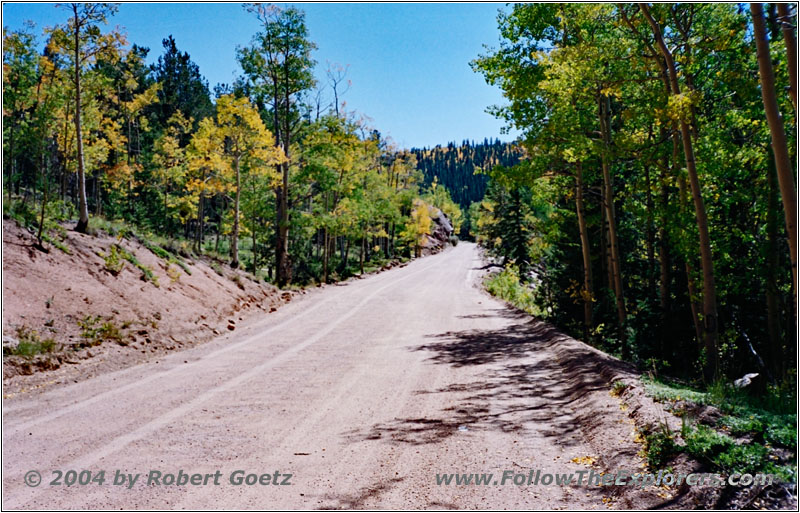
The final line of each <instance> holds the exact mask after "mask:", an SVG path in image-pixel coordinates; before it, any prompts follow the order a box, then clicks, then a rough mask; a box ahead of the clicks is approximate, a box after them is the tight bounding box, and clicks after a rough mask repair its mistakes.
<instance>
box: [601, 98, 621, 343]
mask: <svg viewBox="0 0 800 513" xmlns="http://www.w3.org/2000/svg"><path fill="white" fill-rule="evenodd" d="M609 107H610V101H609V99H608V97H607V96H601V97H599V115H600V130H601V132H602V134H603V145H604V146H605V151H603V155H602V156H601V159H600V160H601V165H602V168H603V189H604V193H605V199H604V201H603V203H604V204H605V209H606V218H607V219H608V239H609V246H610V247H611V248H610V249H611V252H610V253H611V274H612V277H613V280H614V282H613V283H614V296H615V297H616V303H617V319H618V321H619V327H620V333H622V329H623V327H624V326H625V321H626V320H627V313H626V312H625V298H624V293H623V289H622V271H621V265H620V254H619V241H618V239H617V223H616V219H615V215H614V189H613V185H612V183H611V170H610V169H609V165H608V151H609V149H610V146H611V127H610V126H609V116H610V108H609Z"/></svg>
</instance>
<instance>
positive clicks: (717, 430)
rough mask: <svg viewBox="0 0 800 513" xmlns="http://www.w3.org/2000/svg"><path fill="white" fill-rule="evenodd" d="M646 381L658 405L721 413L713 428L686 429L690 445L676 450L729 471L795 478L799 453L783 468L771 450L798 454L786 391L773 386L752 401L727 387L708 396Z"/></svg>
mask: <svg viewBox="0 0 800 513" xmlns="http://www.w3.org/2000/svg"><path fill="white" fill-rule="evenodd" d="M642 382H643V383H644V386H645V391H646V393H647V394H648V395H650V396H651V397H653V398H654V399H655V400H656V401H659V402H671V403H677V402H678V401H689V402H692V403H696V404H700V405H710V406H714V407H716V408H718V409H719V410H720V411H721V412H722V413H723V415H722V417H720V418H719V420H718V421H717V422H716V423H715V424H713V425H704V424H697V425H694V426H690V425H688V424H686V425H684V428H683V431H682V433H681V434H682V436H683V439H684V441H685V444H686V445H685V446H678V447H677V450H678V451H683V452H686V453H687V454H690V455H691V456H693V457H694V458H696V459H698V460H701V461H705V462H706V463H708V464H710V465H711V466H712V467H714V468H715V469H718V470H722V471H725V472H740V473H745V472H747V473H754V472H766V473H772V474H776V475H778V476H779V477H780V478H781V479H784V480H790V481H794V480H795V479H796V473H795V471H794V468H795V467H794V465H795V464H796V461H797V456H796V453H795V454H794V457H793V458H792V461H791V462H790V463H791V464H788V465H787V464H783V465H781V464H779V463H776V460H777V457H776V456H775V454H774V453H773V452H772V451H771V448H772V447H783V448H785V449H789V450H790V451H796V450H797V413H796V411H795V410H794V404H793V400H794V396H793V395H792V394H790V393H788V394H787V393H786V391H785V390H782V388H785V387H779V386H771V387H769V389H768V391H767V393H766V395H765V396H752V395H750V394H748V393H747V392H746V391H743V390H739V389H736V388H735V387H733V386H732V385H730V384H727V383H723V382H718V383H715V384H714V385H711V386H709V387H708V389H706V390H705V391H703V390H701V389H697V388H693V387H690V386H687V385H683V384H675V383H670V382H668V381H665V380H660V379H652V378H649V377H643V378H642ZM735 438H740V439H741V438H744V439H746V440H748V441H747V442H741V441H739V440H736V439H735ZM656 447H657V445H656ZM657 459H658V457H657V455H656V456H654V460H657ZM783 463H786V461H784V462H783Z"/></svg>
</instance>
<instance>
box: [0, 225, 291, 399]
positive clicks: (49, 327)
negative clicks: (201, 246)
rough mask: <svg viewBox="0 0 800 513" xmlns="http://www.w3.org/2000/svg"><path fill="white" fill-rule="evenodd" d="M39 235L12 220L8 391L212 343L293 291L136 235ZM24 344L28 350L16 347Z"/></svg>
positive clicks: (8, 231)
mask: <svg viewBox="0 0 800 513" xmlns="http://www.w3.org/2000/svg"><path fill="white" fill-rule="evenodd" d="M34 243H35V238H34V236H33V235H32V234H31V233H29V232H28V231H27V230H25V229H23V228H21V227H19V226H18V225H17V224H16V223H15V222H14V221H10V220H4V221H3V346H4V351H3V353H4V356H3V381H4V391H3V392H4V395H5V396H6V397H9V396H11V395H14V394H18V393H20V392H22V391H26V390H33V389H39V388H43V387H45V386H47V385H50V384H55V383H65V382H72V381H79V380H81V379H84V378H87V377H90V376H92V375H96V374H98V373H101V372H107V371H111V370H115V369H119V368H122V367H127V366H130V365H134V364H137V363H140V362H142V361H145V360H148V359H152V358H158V356H159V355H163V354H164V353H166V352H170V351H173V350H177V349H182V348H186V347H189V346H192V345H194V344H197V343H200V342H204V341H206V340H209V339H210V338H213V337H214V336H216V335H219V334H221V333H223V332H227V331H229V330H235V329H237V326H240V325H241V324H242V323H243V322H244V321H246V320H247V319H248V317H251V316H253V314H257V313H261V314H264V313H268V312H270V311H274V310H275V309H276V308H278V307H279V306H280V305H281V304H284V303H285V302H287V301H290V300H291V298H292V295H293V294H294V293H290V292H281V291H279V290H277V289H276V288H274V287H272V286H270V285H268V284H265V283H258V282H255V281H254V280H252V279H250V278H249V277H248V275H247V274H246V273H244V272H242V271H237V270H233V269H231V268H230V267H228V266H226V265H224V264H218V263H215V262H212V261H210V260H208V261H206V260H190V259H186V258H179V257H176V256H174V255H173V256H172V258H171V260H172V261H169V259H165V258H161V257H159V256H157V255H156V254H154V253H153V252H152V251H150V250H149V249H147V248H146V247H145V246H144V245H143V244H142V243H141V242H140V241H137V240H134V239H132V238H131V239H127V238H118V237H111V236H108V235H105V234H102V233H100V234H97V235H83V234H80V233H77V232H74V231H70V230H67V231H66V239H65V240H64V245H65V247H66V248H67V249H68V250H69V252H70V254H67V253H66V252H64V251H63V250H59V249H58V248H56V247H53V246H50V251H49V252H48V253H45V252H42V251H40V250H38V249H35V247H34ZM114 245H116V246H117V247H116V248H115V249H114V252H115V253H116V255H115V257H110V255H111V252H112V246H114ZM126 252H127V254H129V255H131V256H133V259H135V261H136V262H138V263H139V266H137V265H135V264H134V263H132V262H131V261H130V260H128V259H126V258H125V255H126ZM162 256H163V255H162ZM178 260H180V262H178ZM146 270H149V272H150V273H152V274H151V275H150V276H148V273H147V271H146ZM20 342H22V343H23V346H22V347H19V344H20ZM25 344H28V345H27V346H25ZM37 344H44V346H45V349H44V350H42V349H40V347H38V346H37ZM32 346H33V347H32ZM17 348H19V349H17ZM20 349H21V350H22V351H20ZM20 352H22V353H25V352H27V353H29V354H25V355H19V354H13V353H20ZM30 353H34V354H30ZM41 371H45V372H41Z"/></svg>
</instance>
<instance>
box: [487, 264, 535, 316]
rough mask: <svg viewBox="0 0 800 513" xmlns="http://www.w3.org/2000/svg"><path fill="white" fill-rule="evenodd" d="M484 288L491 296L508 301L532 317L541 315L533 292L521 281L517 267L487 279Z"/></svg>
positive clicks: (504, 270)
mask: <svg viewBox="0 0 800 513" xmlns="http://www.w3.org/2000/svg"><path fill="white" fill-rule="evenodd" d="M484 286H485V287H486V290H487V291H489V293H490V294H491V295H493V296H496V297H499V298H500V299H503V300H505V301H508V302H509V303H511V304H512V305H514V306H515V307H517V308H519V309H520V310H524V311H526V312H528V313H529V314H531V315H536V316H540V315H541V311H540V310H539V307H538V306H537V305H536V302H535V300H534V294H533V290H531V289H530V287H527V286H526V285H525V284H524V283H522V282H521V281H520V278H519V271H517V269H516V268H515V267H509V268H507V269H503V271H501V272H499V273H497V274H493V275H492V276H490V277H489V278H487V279H486V281H485V282H484Z"/></svg>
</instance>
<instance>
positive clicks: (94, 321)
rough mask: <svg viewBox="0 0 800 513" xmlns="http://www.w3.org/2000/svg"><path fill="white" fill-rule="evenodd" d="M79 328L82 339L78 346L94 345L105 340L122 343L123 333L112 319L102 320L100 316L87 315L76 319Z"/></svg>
mask: <svg viewBox="0 0 800 513" xmlns="http://www.w3.org/2000/svg"><path fill="white" fill-rule="evenodd" d="M78 326H79V327H80V328H81V338H82V339H83V340H82V341H81V342H80V343H79V344H78V347H94V346H98V345H100V344H102V343H103V342H105V341H114V342H117V343H122V342H123V341H124V335H123V333H122V331H121V330H120V329H119V327H117V325H116V324H114V322H113V321H112V320H107V321H103V318H102V317H100V316H91V315H88V316H86V317H84V318H83V320H81V321H78Z"/></svg>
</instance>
